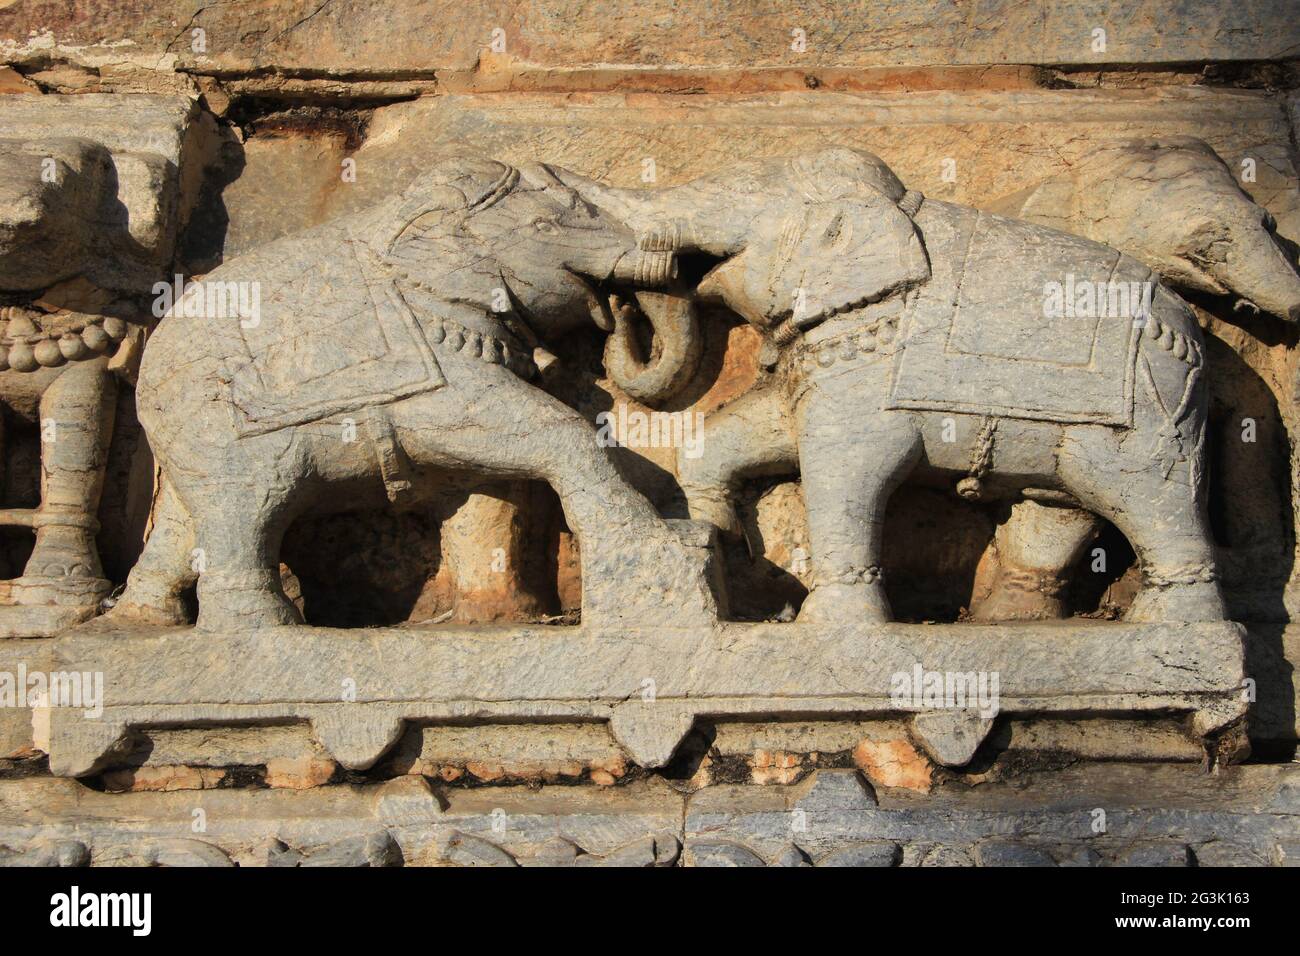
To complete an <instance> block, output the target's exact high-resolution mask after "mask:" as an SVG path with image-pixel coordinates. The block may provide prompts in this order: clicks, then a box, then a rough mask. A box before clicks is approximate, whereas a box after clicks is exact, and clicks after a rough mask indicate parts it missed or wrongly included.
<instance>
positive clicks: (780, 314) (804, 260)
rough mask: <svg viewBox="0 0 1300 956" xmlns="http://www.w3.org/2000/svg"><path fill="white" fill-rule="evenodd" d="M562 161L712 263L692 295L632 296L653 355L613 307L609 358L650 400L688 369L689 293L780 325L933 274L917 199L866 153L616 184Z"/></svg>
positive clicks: (692, 325) (691, 354) (601, 196)
mask: <svg viewBox="0 0 1300 956" xmlns="http://www.w3.org/2000/svg"><path fill="white" fill-rule="evenodd" d="M557 172H558V173H559V174H560V175H561V176H562V177H563V178H564V180H565V182H566V183H569V184H571V185H573V186H574V188H575V189H577V190H578V191H579V192H581V193H582V195H584V196H586V197H588V198H589V199H590V200H591V201H592V202H593V203H595V204H596V205H597V206H599V207H600V208H601V209H606V210H609V211H611V212H612V213H613V214H615V215H616V216H618V217H619V218H620V219H621V220H622V221H624V222H626V223H628V224H630V225H631V226H632V228H633V229H634V230H635V231H636V232H637V233H639V234H640V235H641V236H642V237H643V238H642V242H643V244H644V245H645V246H646V247H647V248H650V249H675V250H678V251H679V252H682V253H686V254H698V255H701V256H704V257H706V258H708V259H709V260H711V261H712V263H713V268H711V269H710V270H709V271H708V272H707V274H706V275H705V276H704V278H703V279H702V281H700V283H699V284H698V286H697V287H696V288H695V290H694V293H693V295H686V294H685V293H683V292H681V291H678V292H675V293H671V294H658V293H656V294H649V295H647V294H644V293H643V294H642V295H640V296H639V302H640V305H641V308H642V310H643V311H644V312H645V314H646V316H647V318H649V319H650V322H651V324H652V325H653V326H654V330H655V341H656V344H657V345H658V354H657V358H656V361H655V362H654V363H652V364H647V363H645V362H643V361H641V360H640V359H639V358H638V357H637V356H636V354H635V353H636V351H637V348H638V346H637V343H636V340H635V337H634V336H633V334H632V323H631V321H630V315H628V314H626V313H621V312H620V311H619V310H618V309H616V310H615V314H614V323H615V329H614V334H613V335H611V337H610V339H609V342H608V347H607V349H606V365H607V367H608V368H609V370H610V373H611V376H612V377H613V378H614V380H615V381H616V382H618V384H619V385H620V386H622V387H623V388H624V389H625V390H626V391H627V392H628V393H629V394H631V395H633V396H634V397H637V398H638V399H640V400H642V401H646V402H648V403H653V402H655V401H660V400H662V399H664V398H667V397H669V396H671V395H672V394H673V393H674V392H675V391H676V390H677V389H679V388H680V387H681V386H682V385H683V384H684V383H685V382H686V381H687V380H689V378H690V374H691V372H692V371H693V369H694V363H695V360H696V358H697V357H698V354H699V344H698V333H697V331H696V320H695V314H694V310H693V304H692V300H693V299H698V300H700V301H711V302H717V303H720V304H723V305H726V306H727V307H728V308H729V309H731V310H732V311H733V312H735V313H737V314H738V315H740V316H742V317H743V318H744V319H746V320H747V321H749V322H750V323H752V324H754V325H755V326H757V327H759V328H761V329H775V328H777V327H779V326H780V325H782V324H783V323H785V322H788V321H792V322H794V323H796V324H811V323H813V322H816V321H818V320H819V319H821V318H824V317H826V316H829V315H832V314H834V313H840V312H848V311H850V310H852V309H855V308H858V307H860V306H863V305H866V304H868V303H870V302H874V301H877V300H879V299H881V298H884V297H886V296H888V295H891V294H893V293H895V292H897V291H899V290H902V289H905V288H908V287H910V286H912V285H915V284H917V283H919V282H923V281H925V280H926V279H927V278H928V277H929V274H930V272H929V263H928V261H927V260H926V256H925V250H924V248H923V246H922V244H921V240H920V237H919V236H918V235H917V232H916V229H915V227H914V226H913V224H912V221H911V219H910V217H909V214H908V211H907V210H908V206H909V204H910V203H911V202H912V201H914V200H909V199H906V198H905V197H907V196H908V195H909V194H908V193H907V191H906V190H905V189H904V187H903V185H902V183H900V182H899V181H898V178H897V177H896V176H894V174H893V172H891V171H890V169H889V168H888V167H887V166H886V165H885V164H884V163H883V162H881V160H880V159H878V158H877V157H875V156H873V155H871V154H870V153H865V152H862V151H859V150H853V149H846V148H840V147H836V148H832V149H826V150H821V151H819V152H815V153H808V154H802V155H799V156H795V157H791V158H775V159H761V160H753V161H749V162H742V163H737V164H735V165H733V166H731V167H729V168H728V169H727V170H726V171H724V172H720V173H715V174H712V175H709V176H705V177H702V178H700V179H696V180H694V181H692V182H689V183H686V184H684V185H682V186H676V187H673V188H669V189H659V190H633V189H617V188H614V187H610V186H606V185H603V184H601V183H596V182H593V181H591V180H588V179H585V178H583V177H580V176H577V175H575V174H573V173H568V172H565V171H557ZM912 195H913V196H915V194H912ZM915 198H919V197H915Z"/></svg>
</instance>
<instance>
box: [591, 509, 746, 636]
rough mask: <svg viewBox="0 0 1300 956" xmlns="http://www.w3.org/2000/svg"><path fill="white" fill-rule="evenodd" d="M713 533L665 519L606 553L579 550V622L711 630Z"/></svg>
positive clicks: (715, 578) (715, 576)
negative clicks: (580, 564) (580, 605)
mask: <svg viewBox="0 0 1300 956" xmlns="http://www.w3.org/2000/svg"><path fill="white" fill-rule="evenodd" d="M716 543H717V530H716V529H715V528H714V527H712V526H711V525H708V524H705V523H704V522H700V521H686V520H673V521H665V522H663V523H662V524H661V525H659V526H658V527H656V528H650V529H647V530H646V531H644V532H643V533H640V534H631V535H629V536H628V537H627V539H626V540H623V541H621V542H618V543H617V544H616V550H613V551H611V552H610V553H608V554H599V555H591V554H590V553H589V552H586V551H584V552H582V557H583V566H582V623H583V625H584V626H590V627H594V628H603V627H628V626H641V627H644V626H647V625H650V626H654V627H712V626H713V625H715V624H717V622H718V616H719V615H718V608H719V604H720V603H723V604H725V601H724V600H721V596H722V593H723V592H722V584H721V575H720V573H719V572H718V569H717V564H716V562H715V554H714V552H715V548H716Z"/></svg>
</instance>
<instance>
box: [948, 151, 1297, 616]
mask: <svg viewBox="0 0 1300 956" xmlns="http://www.w3.org/2000/svg"><path fill="white" fill-rule="evenodd" d="M989 208H990V211H992V212H996V213H999V214H1002V215H1007V216H1013V217H1015V218H1018V219H1025V220H1028V221H1030V222H1035V223H1038V224H1040V225H1045V226H1051V227H1053V228H1057V229H1062V230H1064V231H1066V232H1071V233H1074V234H1076V235H1080V236H1084V237H1086V238H1088V239H1093V240H1095V241H1097V242H1102V243H1105V244H1106V245H1108V246H1113V247H1115V248H1116V249H1119V250H1121V251H1122V252H1126V253H1128V254H1129V255H1131V256H1133V257H1134V258H1135V259H1138V260H1139V261H1141V262H1143V263H1145V264H1146V265H1148V266H1150V267H1151V268H1152V269H1154V270H1156V272H1157V273H1159V275H1160V277H1161V278H1162V279H1163V280H1164V281H1165V282H1166V283H1167V284H1168V285H1169V286H1170V287H1171V288H1173V289H1175V290H1177V291H1179V292H1186V293H1189V294H1200V295H1207V296H1211V297H1215V296H1222V297H1225V298H1226V299H1228V300H1229V301H1230V306H1228V305H1227V304H1226V303H1225V308H1224V310H1223V311H1224V312H1225V313H1227V314H1234V315H1246V316H1251V315H1254V314H1257V313H1261V312H1262V313H1265V314H1267V315H1270V316H1272V317H1274V318H1276V319H1280V320H1282V321H1295V320H1296V319H1297V318H1300V274H1298V273H1297V272H1296V262H1295V256H1294V254H1293V252H1292V251H1291V250H1289V249H1288V248H1287V246H1286V243H1285V241H1284V240H1281V239H1280V238H1279V237H1278V234H1277V223H1276V222H1275V221H1274V220H1273V217H1272V216H1271V215H1270V214H1269V212H1268V210H1266V209H1264V208H1263V207H1261V206H1259V205H1256V204H1255V202H1254V201H1253V200H1252V199H1251V197H1250V196H1248V195H1247V194H1246V193H1245V192H1244V191H1243V190H1242V188H1241V186H1240V184H1239V183H1238V181H1237V177H1236V176H1235V175H1234V174H1233V171H1232V170H1231V169H1230V168H1229V167H1228V166H1227V164H1226V163H1224V161H1223V160H1222V159H1221V158H1220V157H1219V155H1218V154H1217V153H1215V152H1214V150H1213V149H1212V148H1211V147H1210V146H1209V145H1208V144H1207V143H1205V142H1204V141H1202V140H1199V139H1195V138H1193V137H1190V136H1172V137H1161V138H1157V139H1139V140H1118V141H1115V142H1110V143H1104V144H1102V145H1100V146H1098V147H1097V148H1096V149H1094V150H1092V151H1091V152H1090V153H1088V154H1087V155H1085V156H1084V157H1083V158H1081V159H1080V160H1079V161H1078V162H1076V163H1075V164H1074V165H1073V166H1071V167H1070V169H1069V170H1068V171H1067V172H1065V173H1062V174H1061V175H1059V176H1053V177H1051V178H1049V179H1046V180H1043V181H1042V182H1039V183H1035V184H1034V185H1033V186H1030V187H1028V188H1027V189H1023V190H1021V191H1019V192H1016V193H1013V194H1011V195H1009V196H1004V197H1002V198H1001V199H998V200H995V201H994V202H993V203H991V204H990V207H989ZM1099 529H1100V522H1099V521H1098V520H1097V518H1096V517H1095V516H1093V515H1090V514H1088V513H1087V512H1084V511H1080V510H1078V509H1073V508H1062V507H1060V506H1053V505H1044V504H1042V503H1039V502H1031V501H1023V502H1017V503H1016V504H1015V505H1013V506H1012V508H1011V513H1010V515H1009V517H1008V518H1007V520H1006V521H1005V522H1004V523H1003V524H1002V525H1000V526H999V527H998V530H997V535H996V548H997V561H996V565H995V574H994V575H993V577H992V580H991V581H990V582H989V590H988V592H987V594H981V593H977V594H976V595H974V596H973V598H972V601H971V615H972V616H973V617H974V618H975V619H976V620H1008V619H1030V620H1032V619H1042V618H1053V617H1060V616H1061V615H1062V614H1063V613H1065V610H1066V608H1065V605H1064V603H1063V601H1062V594H1063V592H1064V587H1065V582H1064V576H1065V573H1066V572H1067V571H1068V569H1069V568H1070V567H1071V566H1073V565H1074V564H1075V563H1076V562H1077V561H1078V559H1079V557H1080V555H1082V554H1083V552H1084V551H1085V549H1086V547H1087V545H1088V543H1089V542H1090V541H1092V540H1093V539H1094V538H1095V537H1096V535H1097V532H1098V531H1099Z"/></svg>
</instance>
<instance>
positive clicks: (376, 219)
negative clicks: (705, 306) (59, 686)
mask: <svg viewBox="0 0 1300 956" xmlns="http://www.w3.org/2000/svg"><path fill="white" fill-rule="evenodd" d="M670 239H671V237H668V238H665V237H664V236H662V235H659V234H658V233H656V231H655V230H654V229H653V228H649V229H647V230H644V231H643V232H641V233H640V234H637V233H634V232H633V231H632V230H631V229H630V228H629V227H628V226H627V225H626V224H625V223H623V222H622V221H621V220H620V219H619V218H618V217H617V216H616V215H613V214H611V213H609V212H608V211H606V210H604V209H602V208H601V207H600V205H599V203H598V202H594V201H593V199H592V197H591V196H589V195H587V194H586V192H585V181H583V180H581V179H580V177H572V178H570V177H569V174H567V173H565V172H564V171H562V170H557V169H553V168H550V167H548V166H545V165H541V164H526V165H523V166H521V167H519V168H515V167H511V166H508V165H505V164H502V163H497V162H493V161H490V160H477V159H464V160H451V161H448V162H445V163H442V164H439V165H438V166H436V167H435V168H434V169H432V170H430V171H428V172H426V173H425V174H423V175H422V176H421V178H420V179H419V180H418V181H416V182H415V183H414V184H413V185H412V186H411V187H410V188H408V189H407V190H406V191H405V192H404V193H402V194H400V195H397V196H394V197H393V198H391V199H389V200H387V201H385V202H383V203H381V204H379V205H377V206H375V207H373V208H371V209H369V210H366V211H363V212H361V213H358V214H355V215H352V216H349V217H346V218H342V219H339V220H335V221H333V222H330V223H327V224H325V225H323V226H321V227H317V228H315V229H312V230H309V231H308V232H305V233H302V234H299V235H297V236H294V237H291V238H288V239H285V240H281V241H277V242H274V243H271V244H268V245H267V246H264V247H261V248H260V249H258V250H257V251H256V252H254V253H252V254H250V255H248V256H245V257H242V258H238V259H235V260H232V261H231V262H229V263H226V264H224V265H223V266H221V267H220V268H219V269H217V270H216V271H214V272H213V273H211V274H210V275H209V276H208V277H207V278H206V281H205V283H203V284H202V285H198V284H196V286H195V287H194V288H196V289H199V292H196V293H195V299H196V300H197V299H199V298H201V296H202V294H203V288H205V287H206V288H207V289H208V290H211V289H212V288H214V287H221V286H229V284H231V283H255V284H257V287H258V288H260V289H261V292H260V297H259V300H260V309H259V312H260V314H258V315H250V314H243V315H239V314H234V310H230V309H227V310H225V311H224V312H221V314H212V313H213V312H214V310H213V309H212V308H189V307H184V308H182V307H177V308H175V309H174V310H173V313H172V314H171V315H169V316H167V317H166V318H164V319H163V321H162V322H161V323H160V325H159V327H158V330H157V332H156V333H155V334H154V336H153V337H152V339H151V340H150V343H149V347H148V349H147V350H146V353H145V356H144V359H143V362H142V364H141V369H140V378H139V386H138V389H137V402H138V409H139V417H140V420H141V423H142V425H143V426H144V429H145V432H146V434H147V436H148V438H149V442H150V446H151V447H152V449H153V451H154V454H155V456H156V458H157V459H158V461H159V463H160V466H161V469H162V474H163V478H164V485H163V488H162V491H161V494H160V499H159V504H158V508H157V512H158V513H157V517H156V521H155V527H154V531H153V533H152V535H151V536H150V538H149V540H148V542H147V543H146V547H145V551H144V553H143V554H142V556H141V558H140V561H139V562H138V563H137V565H136V567H135V568H134V569H133V571H132V572H131V575H130V578H129V580H128V585H127V589H126V591H125V592H124V594H123V595H122V598H121V600H120V601H119V602H118V604H117V606H116V607H115V608H114V609H113V611H112V612H111V613H112V614H113V615H115V616H117V617H119V618H128V619H132V618H134V619H140V618H143V619H146V620H151V621H176V620H178V619H179V618H180V617H181V615H182V613H183V612H182V609H181V605H180V601H179V595H180V593H181V591H182V589H183V588H185V587H186V586H187V585H188V584H189V583H192V582H193V581H194V580H195V578H196V577H197V585H198V592H197V593H198V603H199V619H198V623H199V626H200V627H203V628H250V627H257V626H260V625H269V624H283V623H292V622H296V621H298V620H299V615H298V613H297V611H296V609H295V608H294V607H293V605H292V604H290V603H289V602H287V601H286V600H285V598H284V595H283V593H282V591H281V588H280V584H279V576H278V573H277V570H276V569H277V567H278V551H279V544H280V540H281V537H282V535H283V533H284V530H285V529H286V527H287V526H288V525H289V523H290V522H291V521H292V519H293V518H294V517H295V516H296V515H298V514H300V513H302V512H303V511H304V510H305V509H307V508H308V507H311V508H313V509H319V510H327V509H331V508H334V509H342V508H346V507H348V506H349V505H350V504H352V503H354V502H356V501H357V500H360V499H361V498H362V497H364V496H365V495H366V494H368V493H369V491H370V489H373V488H378V487H381V484H380V480H381V479H382V487H384V488H386V489H387V491H388V495H389V498H390V499H392V500H395V501H400V500H401V499H402V497H403V496H404V495H405V494H406V493H407V492H409V491H410V490H411V488H412V486H413V485H418V484H419V483H420V482H422V481H423V480H424V476H425V475H426V474H427V473H428V472H429V471H430V470H431V469H455V470H465V471H470V472H472V473H475V474H480V473H481V474H483V475H486V476H490V477H499V478H535V479H541V480H545V481H548V482H549V483H550V484H551V485H552V487H554V489H555V490H556V492H557V493H558V495H559V497H560V499H561V502H562V505H563V509H564V512H565V516H566V519H567V520H568V522H569V526H570V528H572V530H573V531H574V532H575V533H576V534H577V535H578V537H579V539H580V540H581V542H582V558H583V605H584V622H594V623H596V624H600V623H602V622H605V623H616V622H617V621H619V620H623V619H626V620H636V621H638V622H639V623H642V624H644V623H645V622H646V621H659V622H664V623H667V622H670V621H671V622H679V623H680V622H682V621H686V620H696V619H698V620H705V619H712V618H713V617H714V616H715V614H716V610H715V608H714V605H713V597H712V594H711V592H710V590H709V586H708V582H707V580H706V575H705V573H704V561H705V552H706V548H704V547H692V546H688V545H687V544H686V543H684V540H683V537H682V536H681V535H679V534H678V532H677V531H676V530H675V529H674V528H673V527H672V526H670V525H669V524H668V523H666V522H665V521H663V520H662V519H661V518H660V517H659V516H658V514H657V513H656V512H655V511H654V509H653V507H652V506H651V504H650V503H649V502H648V501H647V500H646V499H645V498H643V497H642V496H641V495H640V494H638V493H637V492H635V491H634V490H633V489H632V488H631V487H630V486H629V485H628V484H627V483H626V482H625V481H624V480H623V479H622V478H621V477H620V476H619V475H618V474H617V472H616V471H615V469H614V466H613V464H612V462H611V461H610V460H609V458H607V457H606V455H605V453H604V451H603V449H601V448H600V447H599V446H598V444H597V442H596V441H595V433H594V430H593V429H592V427H591V426H590V425H589V424H588V423H587V422H586V421H584V420H583V419H582V418H581V416H580V415H578V413H576V412H574V411H573V410H572V409H570V408H568V407H567V406H565V405H563V404H562V403H560V402H559V401H557V400H555V399H553V398H552V397H551V396H549V395H547V394H546V393H544V392H543V391H541V390H540V389H538V388H536V387H535V386H534V385H532V384H530V383H529V379H530V378H532V377H533V376H534V375H535V374H536V368H535V365H534V360H533V355H534V348H535V347H536V346H537V345H538V343H539V341H540V340H541V339H544V338H547V337H549V336H553V335H558V334H561V333H563V332H564V331H566V330H568V329H571V328H573V327H575V326H576V325H578V324H579V323H581V322H582V321H584V320H585V319H586V317H587V316H592V317H593V318H594V320H595V321H596V322H597V324H599V325H601V326H602V327H604V328H607V329H609V328H613V327H614V317H613V316H612V314H611V311H610V306H609V301H610V298H611V297H612V293H613V292H614V291H615V289H616V284H617V289H618V290H620V291H621V292H622V294H623V296H624V297H625V298H626V299H628V301H634V300H635V296H636V295H637V290H645V289H648V288H651V287H661V286H665V285H666V284H667V283H669V281H670V280H671V277H672V275H673V270H674V264H675V257H674V251H673V249H672V247H671V242H670ZM640 299H641V301H642V302H644V303H652V302H653V303H654V304H653V305H650V306H648V313H647V314H648V317H649V318H650V319H651V321H661V322H663V323H666V324H664V325H663V328H664V329H665V330H666V329H667V328H668V327H669V326H670V325H671V326H672V328H674V329H676V330H677V331H678V332H679V333H680V334H681V335H682V336H683V337H685V338H686V341H683V342H682V343H680V345H679V346H678V347H675V348H672V349H668V350H666V351H667V352H670V353H672V354H671V355H670V357H669V358H668V359H662V358H661V359H660V360H658V361H655V362H642V363H639V364H638V365H637V366H636V368H635V369H631V370H630V374H631V375H633V376H636V375H642V376H648V377H650V378H653V377H655V376H659V375H662V376H664V377H666V378H667V379H669V380H675V379H677V378H680V376H681V374H682V373H681V372H680V371H678V370H674V369H671V368H668V367H667V365H666V364H665V363H666V362H671V361H679V362H687V361H689V358H690V353H691V351H692V349H691V347H690V342H689V338H690V336H691V335H692V334H693V333H692V327H693V325H692V323H693V317H692V315H691V312H690V307H689V306H690V303H689V300H687V299H686V298H684V297H681V296H677V295H674V294H672V293H670V292H661V293H651V292H641V293H640ZM217 311H220V310H217ZM245 311H247V310H245ZM673 356H675V358H673Z"/></svg>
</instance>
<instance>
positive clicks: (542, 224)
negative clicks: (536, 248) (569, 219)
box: [533, 219, 555, 236]
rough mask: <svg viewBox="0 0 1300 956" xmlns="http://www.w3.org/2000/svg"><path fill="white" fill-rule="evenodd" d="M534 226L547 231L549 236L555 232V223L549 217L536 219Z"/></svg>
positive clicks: (539, 230) (538, 229)
mask: <svg viewBox="0 0 1300 956" xmlns="http://www.w3.org/2000/svg"><path fill="white" fill-rule="evenodd" d="M533 228H534V229H536V230H537V231H538V232H543V233H546V235H548V236H549V235H552V234H553V233H554V232H555V224H554V223H552V222H551V221H550V220H549V219H534V220H533Z"/></svg>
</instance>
